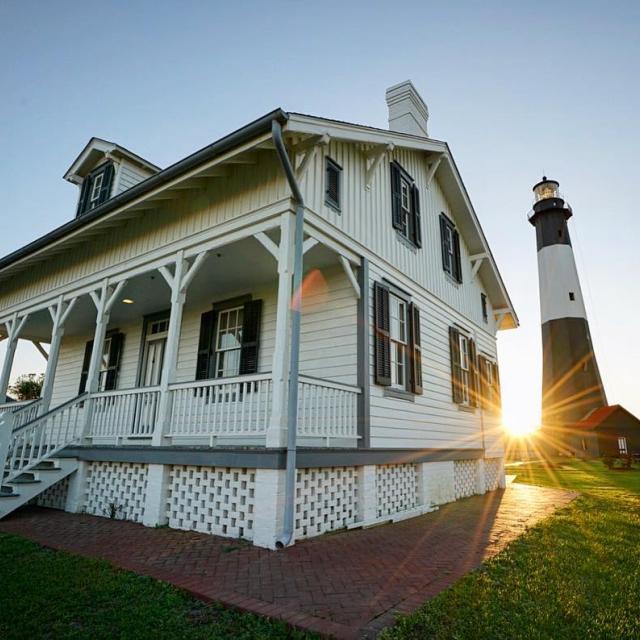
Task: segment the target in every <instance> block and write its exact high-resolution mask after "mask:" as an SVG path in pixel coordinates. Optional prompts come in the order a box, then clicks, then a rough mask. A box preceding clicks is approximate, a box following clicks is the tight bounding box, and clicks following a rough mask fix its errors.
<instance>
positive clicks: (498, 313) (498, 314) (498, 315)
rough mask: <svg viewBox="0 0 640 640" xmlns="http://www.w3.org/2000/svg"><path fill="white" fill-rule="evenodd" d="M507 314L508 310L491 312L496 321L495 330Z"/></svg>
mask: <svg viewBox="0 0 640 640" xmlns="http://www.w3.org/2000/svg"><path fill="white" fill-rule="evenodd" d="M507 313H509V309H507V308H504V309H494V310H493V314H494V318H495V321H496V328H498V329H499V328H500V325H501V324H502V321H503V320H504V317H505V316H506V315H507Z"/></svg>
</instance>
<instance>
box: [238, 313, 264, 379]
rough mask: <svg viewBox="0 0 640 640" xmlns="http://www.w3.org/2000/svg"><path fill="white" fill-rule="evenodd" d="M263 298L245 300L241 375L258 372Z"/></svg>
mask: <svg viewBox="0 0 640 640" xmlns="http://www.w3.org/2000/svg"><path fill="white" fill-rule="evenodd" d="M261 319H262V300H250V301H249V302H245V304H244V308H243V311H242V347H241V349H240V375H245V374H250V373H257V372H258V350H259V346H260V321H261Z"/></svg>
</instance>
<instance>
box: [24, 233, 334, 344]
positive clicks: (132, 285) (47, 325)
mask: <svg viewBox="0 0 640 640" xmlns="http://www.w3.org/2000/svg"><path fill="white" fill-rule="evenodd" d="M270 236H271V238H272V240H274V241H275V242H276V243H277V242H279V237H278V236H279V232H277V231H274V232H272V233H271V234H270ZM336 264H339V259H338V256H337V255H336V254H335V253H334V252H333V251H332V250H331V249H329V248H328V247H326V246H325V245H323V244H321V243H319V244H317V245H315V246H314V247H313V248H311V249H310V250H309V251H308V252H307V253H306V254H305V256H304V265H305V272H308V271H310V270H312V269H322V268H325V267H329V266H332V265H336ZM277 278H278V270H277V263H276V260H275V259H274V258H273V256H272V255H271V254H270V253H269V252H268V251H267V250H266V249H265V248H264V247H263V246H262V245H261V244H260V243H259V242H258V241H257V240H256V239H255V238H253V237H250V238H245V239H243V240H240V241H238V242H235V243H233V244H230V245H227V246H225V247H222V248H221V249H218V250H216V251H212V252H210V253H209V254H208V255H207V257H206V258H205V261H204V263H203V264H202V267H201V268H200V269H199V271H198V273H197V274H196V276H195V278H194V279H193V282H192V283H191V285H190V286H189V290H188V292H187V305H188V306H192V305H193V306H206V305H207V304H210V303H213V302H215V301H219V300H224V299H225V298H230V297H234V296H236V295H243V294H246V293H251V292H252V291H253V290H255V289H256V288H257V287H260V286H264V285H266V284H269V283H274V284H275V283H276V282H277ZM123 300H132V301H133V302H132V303H131V304H127V303H124V302H123ZM170 306H171V303H170V291H169V287H168V285H167V283H166V282H165V280H164V278H163V277H162V275H161V274H160V272H159V271H157V270H154V271H149V272H147V273H144V274H142V275H140V276H137V277H135V278H131V279H130V280H129V281H128V282H127V284H126V286H125V288H124V289H123V290H122V293H121V294H120V296H119V300H117V301H116V303H115V305H114V307H113V310H112V312H111V321H110V323H109V326H110V327H114V326H118V325H126V324H131V323H136V322H139V321H140V320H141V318H142V317H143V316H145V315H148V314H152V313H157V312H160V311H164V310H168V309H169V308H170ZM95 319H96V309H95V306H94V304H93V302H92V301H91V299H90V297H89V296H88V295H84V296H81V297H80V298H79V299H78V301H77V303H76V305H75V307H74V308H73V310H72V312H71V314H70V316H69V319H68V320H67V322H66V325H65V335H67V336H74V335H81V336H86V335H91V333H92V332H93V329H94V327H95ZM51 328H52V321H51V318H50V316H49V313H48V311H47V310H46V309H43V310H40V311H38V312H36V313H33V314H32V315H30V316H29V319H28V321H27V323H26V324H25V327H24V329H23V331H22V333H21V335H20V337H21V338H24V339H27V340H38V341H40V342H44V343H48V342H49V341H50V339H51Z"/></svg>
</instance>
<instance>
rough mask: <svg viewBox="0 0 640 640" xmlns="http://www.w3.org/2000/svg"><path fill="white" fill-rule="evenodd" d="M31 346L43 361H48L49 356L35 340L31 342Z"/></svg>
mask: <svg viewBox="0 0 640 640" xmlns="http://www.w3.org/2000/svg"><path fill="white" fill-rule="evenodd" d="M31 344H32V345H33V346H34V347H35V348H36V349H37V350H38V351H39V352H40V355H41V356H42V357H43V358H44V359H45V360H48V359H49V354H48V353H47V352H46V351H45V349H44V347H43V346H42V345H41V344H40V343H39V342H38V341H37V340H32V341H31Z"/></svg>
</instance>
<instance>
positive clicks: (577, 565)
mask: <svg viewBox="0 0 640 640" xmlns="http://www.w3.org/2000/svg"><path fill="white" fill-rule="evenodd" d="M508 473H514V474H517V481H518V482H526V483H530V484H537V485H546V486H559V487H566V488H570V489H575V490H578V491H580V492H582V493H581V496H580V497H579V498H577V499H576V500H575V501H574V502H573V503H572V504H571V505H570V506H568V507H566V508H564V509H562V510H561V511H559V512H558V513H557V515H555V516H553V517H551V518H549V519H547V520H545V521H543V522H542V523H541V524H539V525H537V526H535V527H533V528H532V529H530V530H529V531H528V532H527V533H526V534H525V535H523V536H522V537H521V538H519V539H518V540H516V541H515V542H514V543H512V544H511V545H509V547H507V549H505V551H503V552H502V553H500V554H499V555H498V556H496V557H495V558H494V559H492V560H490V561H489V562H487V563H485V564H484V565H483V566H482V567H481V568H480V569H478V570H477V571H474V572H473V573H471V574H469V575H468V576H466V577H465V578H463V579H462V580H460V581H459V582H457V583H456V584H455V585H454V586H453V587H451V588H450V589H448V590H446V591H444V592H443V593H441V594H440V595H439V596H437V597H435V598H434V599H432V600H430V601H429V602H427V603H426V604H425V605H424V606H423V607H422V608H421V609H420V610H419V611H417V612H415V613H414V614H411V615H408V616H405V617H402V618H400V620H399V621H398V624H397V625H396V626H395V627H393V628H392V629H389V630H387V632H386V633H385V634H384V636H383V637H384V639H385V640H391V639H394V640H401V639H402V640H405V639H409V638H411V639H416V640H417V639H420V640H423V639H424V640H426V639H427V638H429V639H430V638H434V639H439V638H451V639H454V638H455V639H457V638H461V639H462V638H464V639H465V640H466V639H469V638H488V639H491V640H494V639H495V640H498V639H502V638H504V639H509V640H515V639H517V638H526V639H527V640H533V639H537V638H553V639H554V640H560V639H564V638H571V639H574V638H575V639H580V640H582V639H594V638H602V639H606V640H614V639H623V638H629V639H634V640H637V639H638V638H640V469H638V467H637V466H636V468H635V469H634V470H632V471H608V470H607V469H606V468H605V467H604V465H603V464H602V463H601V462H599V461H595V462H577V461H576V462H574V461H570V462H567V461H565V462H557V463H556V464H554V465H553V466H551V467H549V466H545V465H543V464H542V463H531V464H528V465H525V466H519V467H513V468H511V470H509V471H508Z"/></svg>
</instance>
